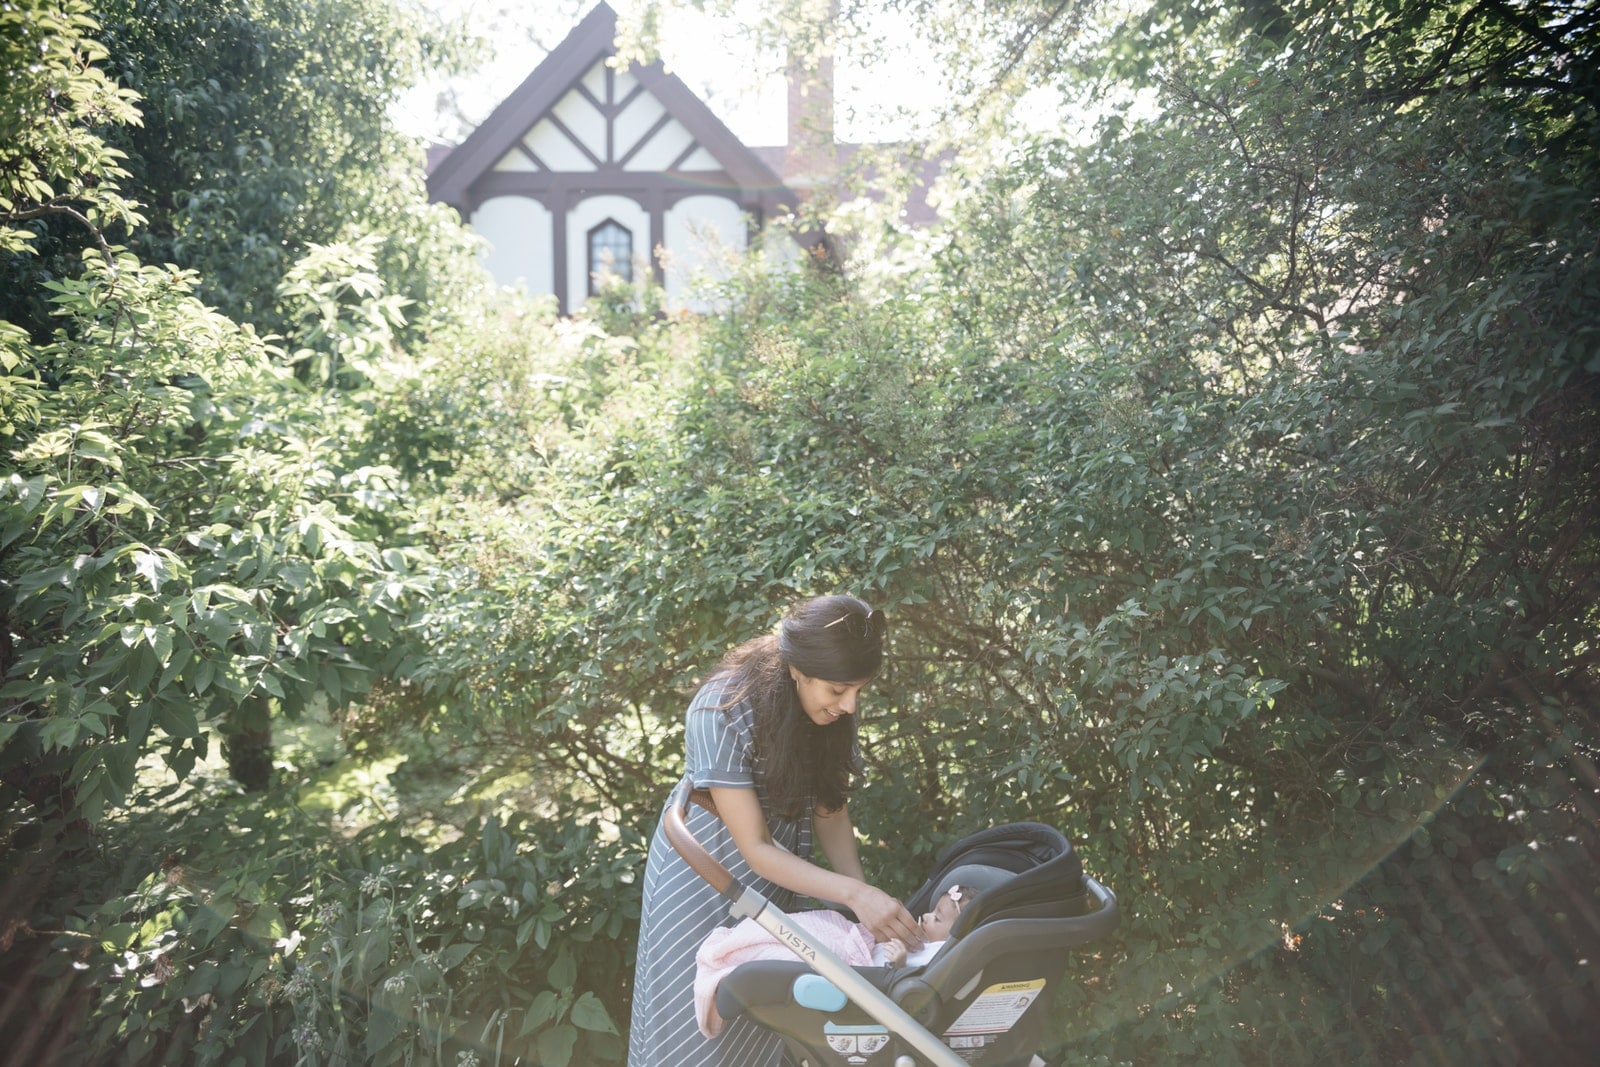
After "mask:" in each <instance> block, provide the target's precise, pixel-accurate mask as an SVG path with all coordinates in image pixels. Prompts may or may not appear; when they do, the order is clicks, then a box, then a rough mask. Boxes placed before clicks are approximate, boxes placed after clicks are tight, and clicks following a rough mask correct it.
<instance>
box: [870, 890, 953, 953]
mask: <svg viewBox="0 0 1600 1067" xmlns="http://www.w3.org/2000/svg"><path fill="white" fill-rule="evenodd" d="M977 895H978V894H977V892H976V890H973V889H972V888H970V887H968V886H964V885H953V886H951V887H950V888H949V890H948V891H946V892H945V894H944V896H942V897H940V898H939V900H938V902H937V903H935V904H934V906H933V910H932V911H930V912H927V913H925V914H924V915H923V916H922V918H920V919H918V920H917V927H918V928H919V929H920V930H921V932H922V947H921V948H919V949H917V950H915V951H907V949H906V945H905V942H904V941H901V940H900V939H899V938H898V937H891V938H890V939H889V940H887V941H880V942H878V943H877V944H876V945H873V946H872V962H873V963H875V964H877V965H878V966H880V967H919V966H921V965H922V964H924V963H927V962H928V961H929V960H931V959H933V957H934V954H935V953H937V952H938V951H939V949H940V948H941V947H942V946H943V945H944V943H945V941H946V940H947V939H948V938H949V937H950V928H951V927H952V926H954V925H955V924H956V916H958V915H960V914H961V909H962V908H964V907H966V906H967V905H968V904H969V903H971V902H972V898H973V897H975V896H977Z"/></svg>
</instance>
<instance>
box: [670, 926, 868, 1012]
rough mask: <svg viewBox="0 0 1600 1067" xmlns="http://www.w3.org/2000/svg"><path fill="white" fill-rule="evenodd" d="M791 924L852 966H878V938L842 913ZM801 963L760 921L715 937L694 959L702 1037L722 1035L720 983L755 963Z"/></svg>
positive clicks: (722, 930)
mask: <svg viewBox="0 0 1600 1067" xmlns="http://www.w3.org/2000/svg"><path fill="white" fill-rule="evenodd" d="M788 918H789V919H790V920H792V925H794V926H798V927H800V929H801V930H802V931H803V932H804V934H805V937H806V940H808V941H810V942H812V943H813V944H818V945H822V946H824V947H825V948H827V949H828V951H830V952H832V953H833V954H834V955H835V956H838V957H839V958H840V959H841V960H843V961H844V962H845V963H847V964H849V965H850V966H852V967H868V966H871V965H872V935H871V934H869V933H868V932H867V928H866V927H865V926H862V925H860V924H859V923H853V922H851V921H850V920H849V919H846V918H845V917H844V916H843V915H840V914H839V913H838V912H836V911H826V910H819V911H802V912H800V913H798V914H796V915H790V916H789V917H788ZM801 958H802V957H801V956H798V955H796V954H795V953H794V952H793V951H791V950H790V949H789V948H787V947H785V946H784V945H783V944H780V943H779V941H778V939H777V938H775V937H773V936H772V935H771V934H769V933H767V931H766V930H764V929H762V928H761V927H760V926H758V925H757V924H756V921H755V920H754V919H741V920H740V921H739V923H738V925H736V926H721V927H718V928H717V929H715V930H713V931H711V935H710V936H709V937H707V938H706V939H705V941H704V942H703V943H702V944H701V946H700V951H699V952H697V953H696V954H695V958H694V961H695V972H694V1010H695V1017H696V1019H697V1021H698V1022H699V1023H700V1032H701V1033H702V1034H704V1035H706V1036H707V1037H716V1036H717V1035H718V1034H719V1033H721V1032H722V1016H720V1015H718V1014H717V983H718V982H720V981H722V978H723V976H724V975H725V974H727V973H728V972H729V971H731V970H733V969H734V968H735V967H737V966H739V964H741V963H748V962H749V961H750V960H797V959H801Z"/></svg>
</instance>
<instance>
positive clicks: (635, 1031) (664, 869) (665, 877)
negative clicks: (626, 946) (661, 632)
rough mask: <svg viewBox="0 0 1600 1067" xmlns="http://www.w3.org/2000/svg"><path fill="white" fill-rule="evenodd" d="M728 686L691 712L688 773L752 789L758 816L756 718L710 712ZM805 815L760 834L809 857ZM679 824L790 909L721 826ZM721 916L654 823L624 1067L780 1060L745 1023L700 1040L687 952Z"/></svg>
mask: <svg viewBox="0 0 1600 1067" xmlns="http://www.w3.org/2000/svg"><path fill="white" fill-rule="evenodd" d="M726 685H727V681H726V680H725V679H720V678H714V679H712V680H711V681H710V682H707V683H706V685H704V686H703V687H702V688H701V689H700V692H699V693H697V694H696V695H695V698H694V701H693V702H692V703H690V705H689V716H688V725H687V729H686V731H685V734H684V756H685V761H686V762H687V764H688V773H689V775H690V776H691V778H692V779H693V780H694V784H695V785H696V786H698V787H701V788H710V787H712V786H717V787H726V788H731V789H751V788H753V789H755V791H756V795H757V797H759V798H760V800H761V806H762V809H763V810H765V809H766V801H767V794H766V788H765V785H764V767H763V765H762V764H763V761H761V760H759V759H757V758H756V756H755V729H754V723H753V719H754V712H753V709H752V708H751V706H750V703H749V702H748V701H745V702H742V703H739V704H736V705H734V706H733V707H731V708H727V709H725V710H723V709H719V708H718V707H716V705H718V704H720V703H722V693H723V692H724V691H725V687H726ZM804 811H805V814H804V815H802V816H801V817H800V818H799V819H794V820H787V819H779V818H774V817H772V816H770V815H769V816H768V818H767V828H768V831H769V832H770V833H771V834H772V839H773V841H775V842H777V843H778V844H779V845H781V846H782V847H784V848H786V849H788V850H789V851H790V852H793V853H794V854H795V855H797V856H800V857H802V858H804V859H810V857H811V805H809V804H807V805H805V807H804ZM687 823H688V827H689V832H690V833H692V834H693V835H694V836H695V839H696V840H697V841H699V842H700V844H701V845H702V846H704V847H705V849H706V851H707V852H709V853H711V855H712V856H714V857H716V859H717V861H718V862H719V863H721V864H722V865H723V866H724V867H726V868H728V870H730V871H732V872H733V876H734V877H735V878H737V879H739V881H740V882H742V883H743V884H745V885H746V886H750V887H752V888H754V889H756V890H757V891H759V892H760V893H761V894H762V895H763V896H765V897H766V898H767V899H768V900H770V901H772V902H773V903H774V904H776V905H777V906H778V907H780V908H782V909H784V910H785V911H787V910H789V909H790V908H792V907H793V906H794V894H792V893H790V892H789V891H788V890H786V889H782V888H779V887H778V886H777V885H774V884H773V883H772V882H769V881H767V880H765V879H763V878H757V877H756V876H755V875H753V874H752V873H751V872H750V866H749V864H747V863H746V862H745V860H744V856H743V855H741V854H740V852H739V849H738V847H737V846H736V845H735V844H734V843H733V838H732V837H731V836H729V834H728V831H727V828H726V827H725V826H724V825H723V824H722V821H721V820H720V819H718V818H717V817H716V816H714V815H712V814H711V813H710V812H708V811H706V810H705V809H704V808H702V807H700V806H699V805H698V804H690V805H689V809H688V813H687ZM727 918H728V901H727V899H726V898H725V897H723V896H722V895H721V894H720V893H718V892H717V891H716V890H715V889H712V888H711V886H710V884H709V883H707V882H706V881H705V880H704V879H703V878H701V877H700V876H699V875H698V874H696V873H694V871H692V870H690V869H689V865H688V864H687V863H685V862H684V861H683V859H682V857H680V856H679V855H678V853H677V851H676V850H675V849H673V847H672V845H671V844H669V843H668V842H667V839H666V835H665V834H663V833H662V832H661V830H660V827H659V826H658V827H657V829H656V834H655V836H654V838H652V839H651V841H650V859H649V861H648V863H647V864H646V866H645V874H644V910H643V913H642V915H641V916H640V920H639V959H638V964H637V966H636V967H635V970H634V985H633V1022H632V1028H631V1031H630V1033H629V1037H628V1067H768V1065H772V1064H777V1063H779V1062H780V1056H781V1055H782V1043H781V1041H780V1040H779V1038H778V1036H777V1035H776V1034H774V1033H773V1032H772V1031H770V1030H767V1029H765V1028H764V1027H759V1026H756V1025H755V1024H753V1023H751V1022H750V1021H749V1020H747V1019H736V1020H734V1021H733V1022H731V1023H729V1024H728V1025H727V1027H725V1028H724V1029H723V1031H722V1032H721V1033H720V1034H719V1035H717V1037H715V1038H712V1039H707V1038H705V1037H704V1036H702V1035H701V1033H700V1028H699V1026H698V1024H697V1022H696V1018H695V1003H694V977H695V953H696V951H697V950H698V949H699V948H700V943H701V942H702V941H704V940H705V939H706V936H707V935H708V934H710V933H711V931H712V930H715V929H716V928H717V927H718V926H719V925H721V924H722V923H723V922H724V921H725V920H727Z"/></svg>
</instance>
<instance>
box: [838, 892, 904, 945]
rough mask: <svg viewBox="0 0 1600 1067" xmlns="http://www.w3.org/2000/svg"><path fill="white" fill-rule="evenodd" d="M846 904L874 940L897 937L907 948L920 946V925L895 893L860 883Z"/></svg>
mask: <svg viewBox="0 0 1600 1067" xmlns="http://www.w3.org/2000/svg"><path fill="white" fill-rule="evenodd" d="M859 885H860V888H859V889H857V890H856V892H855V893H853V894H851V898H852V899H850V900H847V901H845V902H844V903H846V904H848V905H849V907H850V910H851V911H853V912H855V913H856V918H857V919H859V920H860V921H861V923H862V925H864V926H865V927H866V928H867V929H868V930H870V931H872V939H873V940H874V941H899V942H901V943H902V944H903V945H906V946H908V947H910V948H921V947H922V928H921V927H920V926H918V925H917V921H916V920H915V919H913V918H912V917H911V913H910V912H909V911H907V910H906V909H905V905H903V904H901V903H900V902H899V901H898V900H896V899H895V898H894V897H891V896H890V895H889V894H888V893H885V892H884V891H883V890H881V889H878V888H876V887H875V886H870V885H867V884H866V883H865V882H862V883H859Z"/></svg>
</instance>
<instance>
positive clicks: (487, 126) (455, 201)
mask: <svg viewBox="0 0 1600 1067" xmlns="http://www.w3.org/2000/svg"><path fill="white" fill-rule="evenodd" d="M616 35H617V15H616V12H615V11H613V10H612V9H611V7H610V6H609V5H608V4H605V3H603V2H602V3H600V4H597V5H596V6H595V8H594V9H593V10H592V11H590V12H589V14H588V15H586V16H585V17H584V19H583V20H582V21H581V22H580V23H579V24H578V25H577V27H576V28H575V29H573V31H572V32H571V33H570V34H568V35H567V37H566V39H565V40H563V41H562V42H561V43H560V44H559V45H557V46H556V47H555V48H554V49H553V50H552V51H551V52H550V54H549V55H547V56H546V57H545V59H544V61H543V62H541V63H540V64H539V65H538V67H536V68H535V69H534V71H533V73H532V74H530V75H529V76H528V77H527V78H526V79H525V80H524V81H523V82H522V84H521V85H519V86H518V87H517V88H516V89H515V90H513V91H512V93H511V94H510V95H509V96H508V97H506V99H505V100H504V101H503V102H502V103H501V104H500V106H499V107H497V108H495V110H494V112H493V113H492V114H490V116H489V117H488V118H487V119H485V120H484V122H483V123H482V124H481V125H480V126H478V128H477V129H475V130H473V131H472V133H471V134H470V135H469V136H468V137H467V138H466V140H464V141H462V142H461V144H460V145H458V146H457V147H456V148H454V149H452V150H450V151H449V153H448V154H447V155H443V156H442V158H438V159H437V160H434V159H430V163H432V166H431V167H430V170H429V174H428V194H429V196H430V198H431V199H433V200H438V201H443V202H444V203H447V204H450V205H452V206H453V207H455V208H456V209H457V210H458V211H460V212H462V213H463V214H464V215H467V214H470V213H471V212H472V211H473V210H475V209H476V208H477V206H478V204H479V203H481V202H482V201H483V200H484V199H487V197H488V196H492V195H498V194H499V193H504V192H511V191H513V190H512V188H511V186H512V185H513V184H514V185H516V189H515V191H517V192H522V193H524V194H527V193H528V192H529V190H530V189H532V188H534V187H536V186H539V185H541V184H553V183H559V182H561V181H565V182H567V183H568V184H571V183H572V182H573V181H581V185H582V187H583V188H584V189H586V190H587V191H589V192H601V191H621V187H620V185H619V183H622V182H625V181H638V180H639V175H640V173H641V171H640V169H639V168H637V167H635V168H632V169H630V170H629V172H628V174H626V175H625V174H623V173H622V171H623V170H624V164H625V163H626V162H627V160H626V159H625V158H624V159H622V160H618V159H615V158H611V155H612V152H611V147H610V138H609V137H608V138H607V146H606V147H605V148H604V149H602V150H601V151H600V153H599V155H605V156H607V158H604V159H602V158H599V155H596V154H594V153H590V154H591V156H592V157H593V158H594V167H593V169H590V170H581V169H580V170H576V171H572V170H568V171H562V170H560V169H559V168H558V167H556V166H553V165H552V166H543V167H541V166H538V165H534V166H529V167H526V168H519V170H520V171H521V172H520V173H517V174H515V175H509V174H506V173H505V172H504V171H503V170H502V171H500V172H498V173H497V172H496V166H497V164H499V163H500V162H501V161H502V160H503V159H505V158H506V156H507V153H510V152H513V151H515V150H516V149H517V147H518V145H519V144H520V143H522V141H523V139H524V136H525V135H527V134H529V132H530V131H531V130H532V129H533V128H534V126H535V125H536V124H538V123H540V122H541V121H550V122H552V123H553V124H554V126H555V127H557V128H559V129H561V130H562V131H563V132H565V131H566V130H567V127H566V126H564V125H562V124H561V122H560V119H559V118H558V117H557V116H554V115H553V114H552V109H554V108H555V107H556V106H557V105H558V104H559V103H561V102H562V101H563V99H564V98H566V97H567V96H568V94H569V93H571V92H574V91H576V92H580V93H582V94H584V96H585V97H586V98H587V99H588V101H589V103H590V104H593V105H594V106H595V108H597V109H598V110H599V111H600V112H601V113H602V114H603V115H604V116H605V118H606V121H607V122H608V123H614V122H615V120H616V119H617V117H618V113H619V112H620V111H621V110H623V108H625V107H626V106H627V104H628V101H623V102H620V103H614V104H613V103H612V102H609V101H601V100H597V99H596V98H595V96H594V95H593V94H592V93H590V92H589V91H588V90H587V89H585V88H584V87H583V85H582V80H583V79H584V77H585V75H586V74H588V73H589V72H590V71H592V70H594V69H595V66H596V64H597V63H601V62H603V61H604V60H606V59H609V58H610V57H611V56H613V55H614V54H615V52H616V45H615V41H616ZM627 74H629V75H631V76H632V78H633V79H636V80H637V83H638V85H639V86H640V87H641V88H642V89H643V90H644V91H645V92H648V93H649V94H651V95H652V96H654V97H655V100H656V101H657V102H659V104H660V105H661V107H662V108H664V109H665V112H666V114H667V115H668V116H670V117H671V119H674V120H676V122H677V123H678V124H679V125H681V126H682V128H683V129H684V130H687V132H688V134H689V136H690V137H691V138H692V139H693V145H694V149H695V151H694V152H693V158H694V159H695V160H697V163H696V166H695V169H693V170H687V169H684V170H680V168H682V167H685V164H686V163H687V162H688V160H689V158H690V157H691V153H690V152H684V153H681V154H677V155H675V157H674V158H672V159H671V161H670V162H667V163H666V165H665V166H664V167H662V168H661V169H660V170H659V171H657V172H655V173H657V174H664V175H666V176H667V178H668V180H669V181H670V180H674V179H677V180H681V183H682V185H683V187H684V189H685V190H686V191H699V192H706V191H710V190H712V189H718V190H721V191H722V192H723V194H724V195H732V196H735V197H736V198H737V199H739V200H740V201H741V202H742V203H745V204H746V205H747V206H748V207H751V208H755V209H758V210H760V211H761V212H762V213H768V212H771V211H773V210H775V209H777V208H779V207H780V206H792V205H793V204H794V203H795V202H796V198H795V196H794V194H793V193H792V192H791V191H790V190H788V189H787V188H785V187H784V185H783V182H782V180H781V179H780V178H779V177H778V174H777V172H776V171H775V170H774V169H773V168H772V167H771V166H769V165H768V164H767V163H766V162H765V161H764V160H763V159H762V158H761V157H759V156H758V155H756V154H755V153H754V152H752V151H751V150H750V149H749V148H747V147H746V146H745V145H744V144H743V142H741V141H740V140H739V139H738V137H736V136H735V135H734V133H733V131H731V130H729V129H728V127H727V126H726V125H724V124H723V122H722V120H720V119H718V118H717V117H716V115H715V114H714V113H713V112H712V111H711V109H710V108H709V107H707V106H706V105H705V103H704V102H703V101H702V100H701V99H700V98H699V97H698V96H696V95H695V94H694V92H693V91H692V90H690V89H689V87H688V86H687V85H685V84H684V83H683V82H682V81H681V80H680V79H679V78H678V77H677V76H676V75H674V74H670V73H668V72H667V70H666V69H665V68H664V67H663V66H662V64H661V62H660V61H659V60H657V61H655V62H652V63H650V64H648V65H645V66H640V65H639V64H637V63H634V64H630V65H629V67H628V70H627ZM629 99H630V100H631V99H632V97H630V98H629ZM658 125H659V124H658ZM655 132H656V128H651V129H649V130H646V131H645V132H644V133H643V134H642V135H640V142H641V143H642V142H643V141H645V140H648V139H649V138H650V137H652V136H654V134H655ZM569 136H570V134H569ZM574 140H577V139H576V138H574ZM699 150H703V152H704V153H708V154H709V156H710V159H711V160H712V161H714V163H711V162H708V161H707V160H706V159H705V156H704V155H703V154H701V153H700V151H699ZM635 151H637V148H635ZM575 176H576V177H575ZM656 180H657V181H660V180H661V179H660V178H657V179H656Z"/></svg>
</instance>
